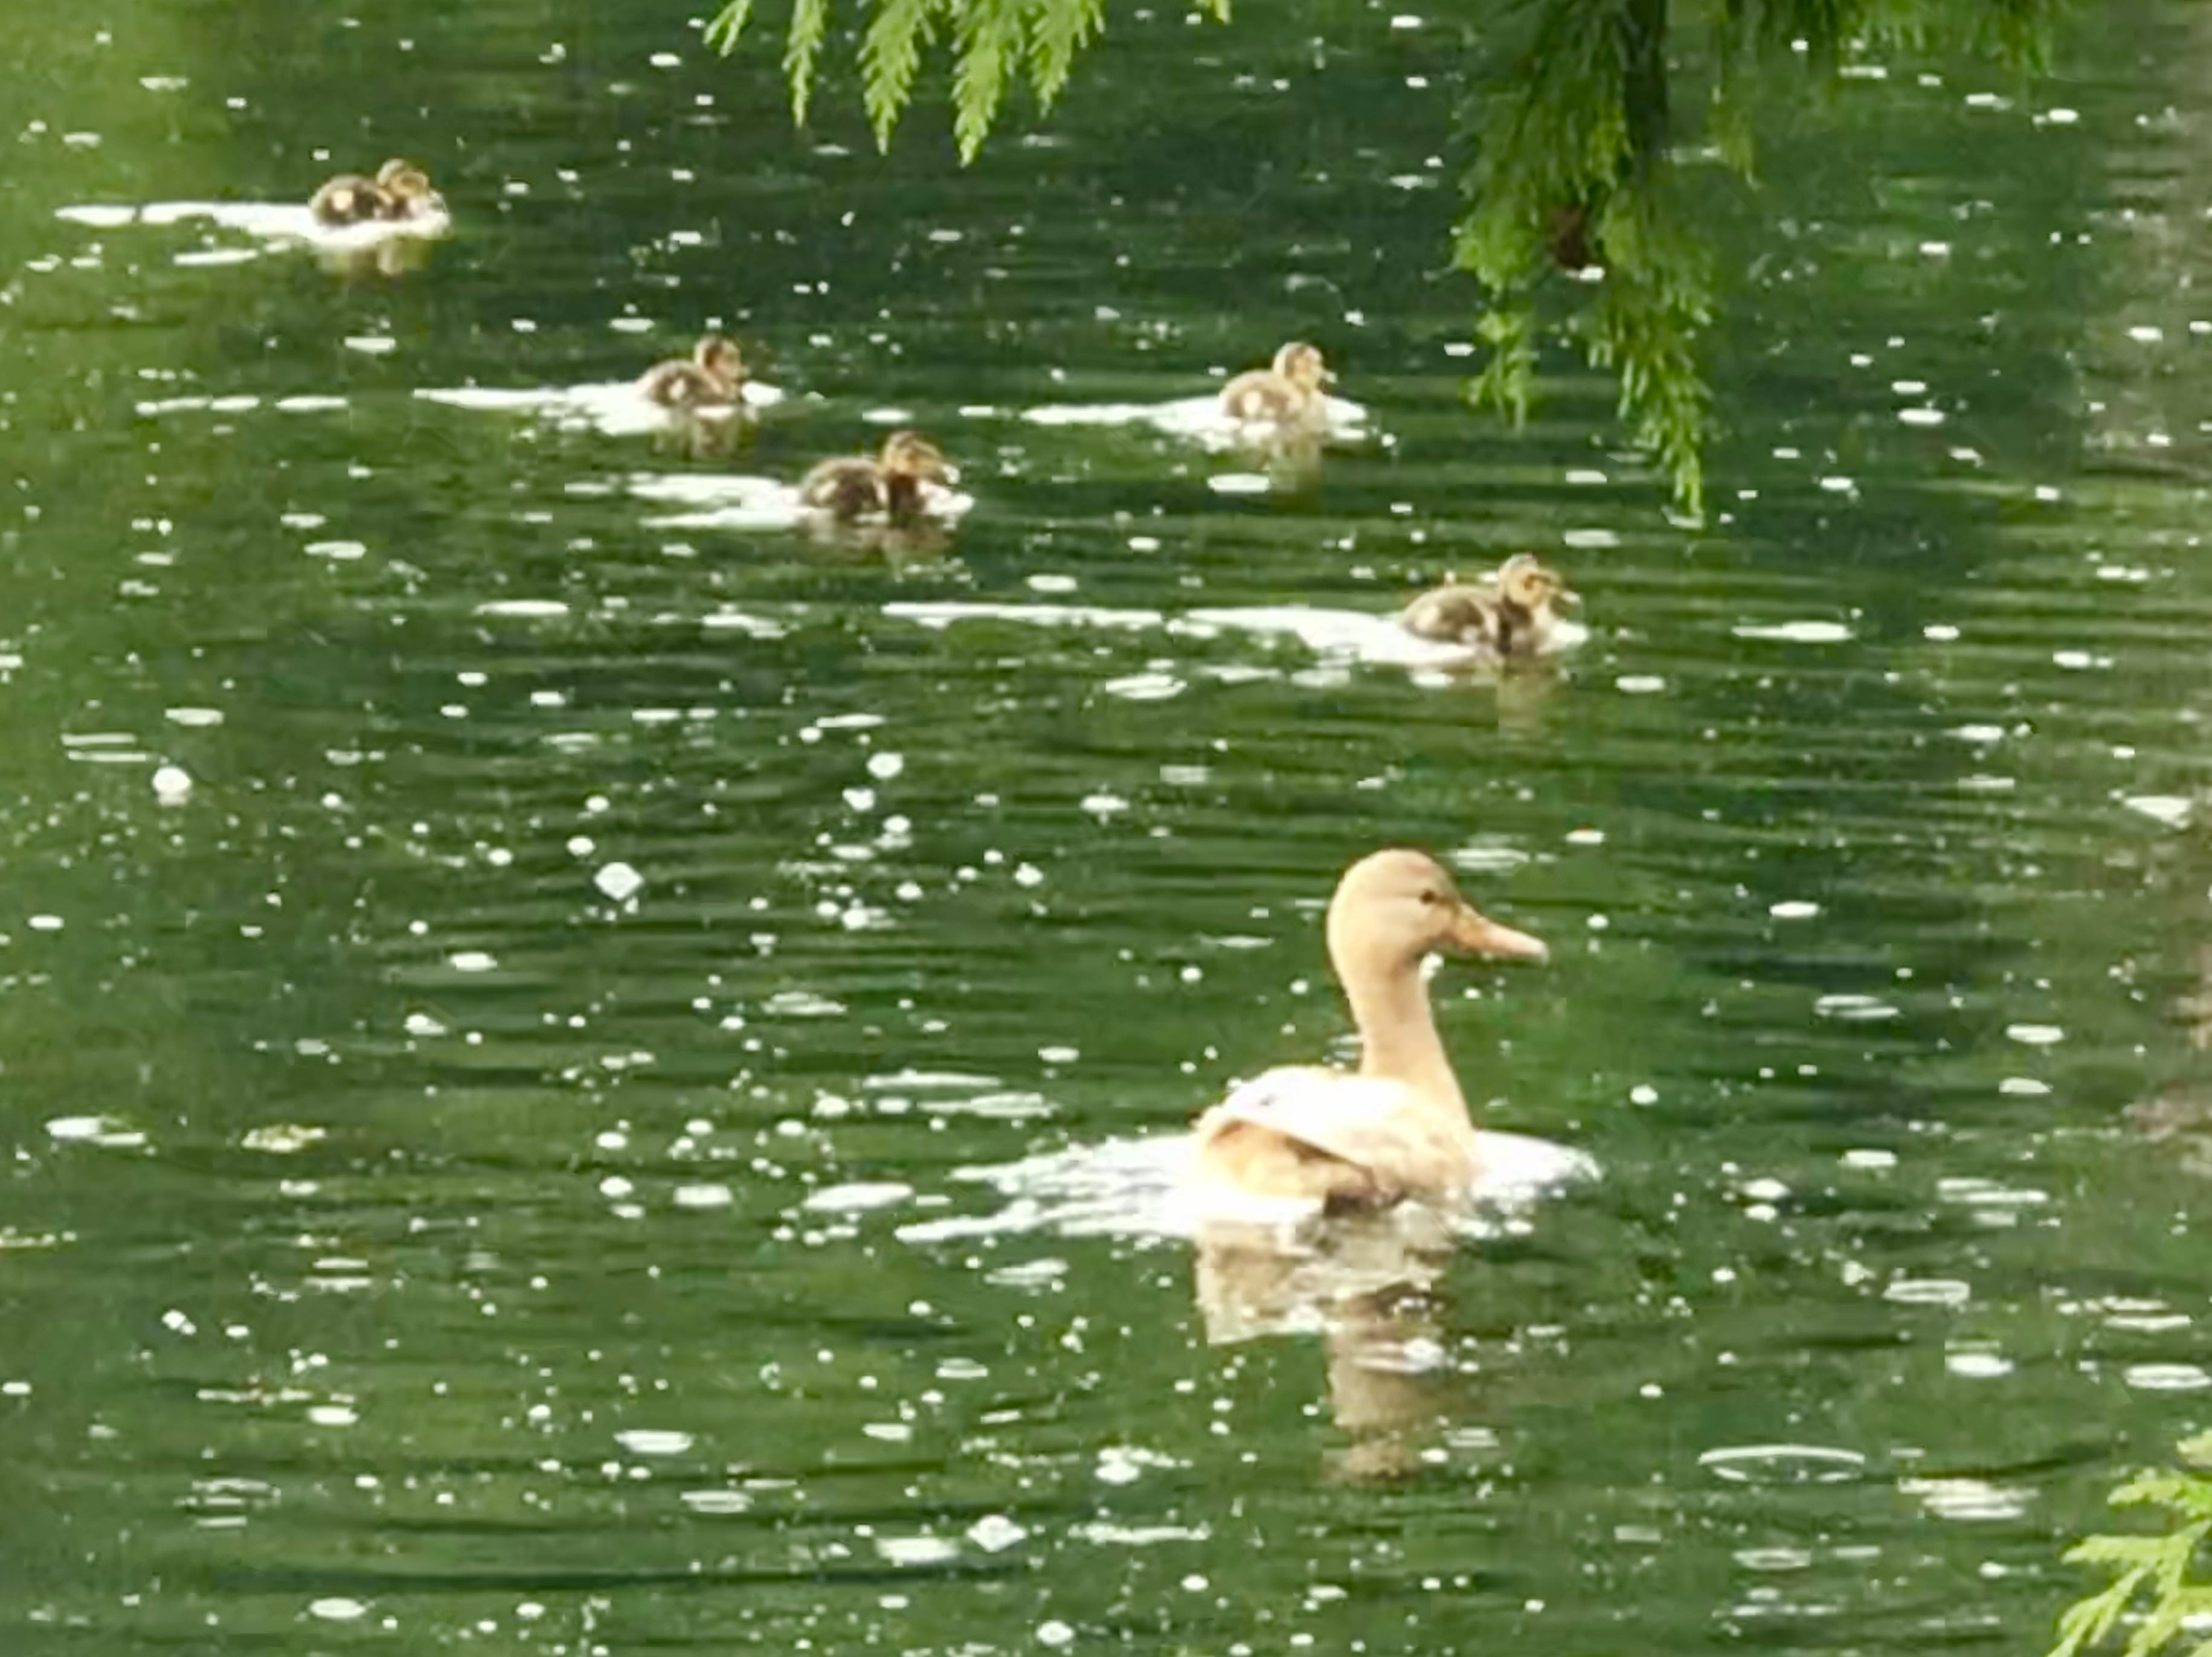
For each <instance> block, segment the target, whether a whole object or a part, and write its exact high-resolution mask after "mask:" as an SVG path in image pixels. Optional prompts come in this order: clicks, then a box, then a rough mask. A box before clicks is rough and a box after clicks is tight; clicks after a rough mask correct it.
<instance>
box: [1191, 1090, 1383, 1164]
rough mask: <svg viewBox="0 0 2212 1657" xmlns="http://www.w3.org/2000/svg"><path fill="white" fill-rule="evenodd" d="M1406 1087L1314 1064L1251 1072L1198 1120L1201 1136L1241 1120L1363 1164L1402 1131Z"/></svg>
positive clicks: (1373, 1157)
mask: <svg viewBox="0 0 2212 1657" xmlns="http://www.w3.org/2000/svg"><path fill="white" fill-rule="evenodd" d="M1406 1106H1407V1093H1406V1089H1404V1088H1403V1087H1401V1085H1400V1084H1399V1083H1395V1082H1385V1081H1381V1080H1378V1079H1376V1078H1375V1077H1368V1076H1351V1075H1347V1074H1346V1073H1345V1072H1344V1071H1334V1070H1322V1069H1321V1068H1319V1067H1318V1066H1315V1065H1285V1066H1284V1067H1283V1068H1281V1069H1279V1070H1271V1071H1267V1072H1266V1073H1265V1074H1264V1075H1261V1076H1255V1077H1253V1078H1252V1079H1251V1080H1250V1081H1249V1082H1246V1083H1243V1085H1242V1086H1240V1087H1238V1088H1237V1089H1235V1090H1234V1091H1233V1092H1231V1094H1230V1096H1228V1097H1227V1098H1226V1099H1225V1100H1223V1101H1222V1102H1220V1103H1219V1104H1218V1105H1216V1106H1214V1107H1213V1108H1212V1109H1211V1110H1209V1111H1207V1112H1206V1114H1204V1115H1203V1116H1201V1117H1200V1118H1199V1120H1198V1132H1199V1134H1200V1137H1201V1138H1204V1137H1206V1135H1208V1134H1211V1133H1218V1132H1221V1131H1222V1130H1223V1129H1224V1128H1225V1127H1227V1126H1229V1125H1230V1124H1231V1123H1233V1122H1242V1123H1246V1124H1249V1126H1253V1127H1256V1128H1264V1129H1266V1130H1267V1132H1270V1133H1275V1134H1279V1135H1281V1136H1282V1137H1283V1138H1285V1139H1292V1140H1295V1141H1297V1143H1298V1144H1302V1145H1307V1146H1310V1147H1311V1148H1312V1149H1314V1150H1318V1151H1320V1152H1321V1153H1322V1154H1323V1155H1324V1156H1334V1157H1337V1158H1339V1159H1340V1160H1341V1161H1344V1162H1353V1163H1357V1164H1359V1165H1361V1166H1363V1167H1364V1166H1370V1165H1372V1164H1373V1163H1374V1162H1375V1161H1376V1156H1377V1154H1378V1152H1381V1151H1383V1149H1384V1147H1385V1146H1386V1145H1388V1144H1389V1143H1390V1142H1391V1141H1392V1140H1395V1139H1396V1138H1399V1137H1400V1136H1401V1135H1402V1133H1403V1132H1404V1131H1405V1128H1406V1126H1407V1121H1406Z"/></svg>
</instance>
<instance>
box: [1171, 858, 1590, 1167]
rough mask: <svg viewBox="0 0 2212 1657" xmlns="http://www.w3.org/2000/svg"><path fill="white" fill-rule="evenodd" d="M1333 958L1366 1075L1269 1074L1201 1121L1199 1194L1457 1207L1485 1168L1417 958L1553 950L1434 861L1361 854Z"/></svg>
mask: <svg viewBox="0 0 2212 1657" xmlns="http://www.w3.org/2000/svg"><path fill="white" fill-rule="evenodd" d="M1436 950H1451V951H1454V952H1455V953H1458V954H1463V955H1478V956H1493V957H1495V958H1498V959H1500V960H1506V961H1542V960H1544V959H1546V958H1547V951H1546V950H1545V948H1544V945H1543V944H1542V943H1541V941H1540V940H1539V939H1536V938H1531V937H1529V936H1528V934H1527V933H1526V932H1515V931H1514V930H1513V929H1512V928H1511V927H1510V926H1501V925H1499V924H1498V922H1497V921H1494V920H1490V919H1488V918H1487V917H1486V916H1485V915H1483V914H1481V913H1479V912H1477V911H1476V910H1475V909H1474V907H1472V906H1471V905H1470V904H1468V901H1466V900H1465V899H1464V898H1462V896H1461V895H1459V890H1458V888H1457V887H1455V885H1454V884H1453V883H1452V877H1451V876H1450V875H1449V873H1447V872H1446V871H1445V870H1444V869H1443V865H1440V864H1438V863H1437V861H1436V860H1435V859H1433V858H1431V857H1428V856H1426V855H1425V854H1424V853H1419V852H1415V851H1408V850H1399V849H1394V850H1390V851H1383V852H1376V853H1372V854H1371V855H1370V856H1368V857H1364V858H1362V859H1360V860H1359V861H1358V862H1357V863H1355V864H1353V865H1352V867H1351V868H1349V869H1347V870H1346V871H1345V872H1344V877H1343V878H1342V879H1340V881H1338V883H1337V886H1336V895H1334V897H1333V898H1331V899H1330V900H1329V905H1328V957H1329V962H1330V964H1331V965H1332V966H1333V967H1334V968H1335V970H1336V976H1337V980H1338V981H1339V982H1340V984H1341V985H1342V986H1343V987H1344V993H1345V997H1346V999H1347V1000H1348V1001H1349V1002H1350V1003H1351V1004H1352V1022H1353V1023H1355V1024H1357V1025H1358V1029H1359V1040H1360V1061H1359V1070H1358V1073H1357V1074H1356V1075H1355V1074H1352V1073H1349V1072H1346V1071H1339V1070H1328V1069H1323V1068H1321V1067H1319V1066H1311V1065H1293V1066H1286V1067H1284V1068H1281V1069H1278V1070H1271V1071H1267V1073H1266V1074H1264V1075H1261V1076H1259V1077H1255V1078H1254V1079H1253V1080H1252V1081H1249V1082H1247V1083H1244V1084H1243V1086H1242V1087H1239V1088H1238V1089H1237V1090H1236V1091H1235V1092H1233V1093H1231V1095H1230V1096H1229V1097H1228V1098H1227V1099H1226V1100H1225V1101H1224V1102H1222V1103H1220V1104H1218V1105H1216V1106H1214V1107H1213V1108H1212V1109H1210V1110H1208V1111H1207V1112H1206V1114H1204V1115H1202V1116H1200V1118H1199V1119H1198V1126H1197V1132H1196V1144H1195V1147H1194V1162H1193V1180H1194V1184H1195V1186H1196V1187H1197V1188H1198V1190H1199V1192H1200V1193H1201V1194H1204V1193H1234V1194H1237V1195H1240V1196H1249V1197H1261V1198H1270V1199H1303V1200H1305V1201H1307V1202H1310V1203H1314V1204H1316V1205H1319V1206H1320V1207H1321V1208H1322V1209H1323V1210H1324V1211H1328V1210H1339V1211H1341V1210H1348V1209H1363V1208H1378V1207H1383V1206H1387V1205H1390V1204H1393V1203H1397V1202H1400V1201H1403V1200H1406V1199H1416V1200H1419V1201H1423V1202H1426V1203H1429V1204H1432V1205H1437V1206H1440V1207H1447V1208H1449V1207H1454V1206H1456V1205H1458V1204H1460V1203H1461V1202H1462V1201H1463V1200H1464V1199H1466V1197H1467V1196H1468V1193H1469V1192H1470V1189H1471V1187H1472V1186H1473V1184H1474V1177H1475V1174H1476V1172H1477V1169H1478V1168H1479V1165H1480V1147H1479V1144H1478V1141H1477V1138H1476V1135H1475V1130H1474V1120H1473V1118H1471V1117H1470V1116H1469V1115H1468V1108H1467V1099H1466V1096H1464V1095H1463V1094H1462V1093H1461V1091H1460V1086H1459V1078H1458V1077H1456V1076H1455V1075H1454V1074H1453V1073H1452V1067H1451V1060H1450V1059H1449V1057H1448V1056H1447V1055H1446V1054H1445V1053H1444V1046H1443V1041H1442V1039H1441V1038H1439V1037H1438V1035H1437V1026H1436V1021H1435V1019H1434V1018H1433V1017H1431V1014H1430V1011H1429V997H1428V989H1427V986H1425V984H1424V983H1423V982H1422V978H1421V962H1422V960H1423V958H1424V957H1425V956H1428V955H1430V954H1431V953H1432V952H1434V951H1436Z"/></svg>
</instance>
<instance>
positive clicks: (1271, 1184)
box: [1197, 1065, 1474, 1205]
mask: <svg viewBox="0 0 2212 1657" xmlns="http://www.w3.org/2000/svg"><path fill="white" fill-rule="evenodd" d="M1197 1138H1198V1161H1199V1168H1200V1177H1201V1178H1203V1179H1211V1180H1214V1181H1220V1182H1223V1183H1227V1184H1233V1185H1236V1186H1237V1187H1241V1188H1243V1189H1245V1190H1252V1191H1261V1192H1264V1193H1267V1194H1270V1195H1282V1196H1312V1197H1314V1198H1316V1199H1319V1200H1322V1201H1323V1202H1325V1203H1330V1204H1334V1205H1367V1204H1374V1203H1389V1202H1395V1201H1398V1200H1399V1199H1402V1198H1405V1197H1408V1196H1436V1197H1451V1196H1455V1195H1457V1194H1459V1193H1462V1191H1463V1190H1464V1188H1465V1187H1467V1186H1468V1184H1469V1182H1470V1181H1472V1180H1473V1178H1474V1146H1473V1144H1472V1130H1469V1129H1463V1128H1461V1127H1459V1126H1457V1125H1455V1124H1454V1123H1452V1122H1451V1121H1450V1120H1448V1119H1443V1118H1442V1117H1440V1116H1439V1114H1437V1113H1436V1112H1434V1111H1431V1110H1429V1109H1425V1108H1423V1106H1422V1104H1421V1102H1420V1101H1419V1099H1418V1098H1417V1097H1416V1096H1414V1094H1413V1091H1412V1090H1411V1089H1408V1088H1407V1087H1405V1086H1404V1085H1402V1084H1401V1083H1396V1082H1391V1081H1385V1080H1383V1079H1382V1078H1380V1077H1370V1076H1353V1075H1350V1074H1347V1073H1346V1072H1345V1071H1334V1070H1325V1069H1322V1068H1321V1067H1319V1066H1316V1065H1285V1066H1284V1067H1282V1068H1280V1069H1277V1070H1271V1071H1267V1072H1266V1073H1265V1074H1264V1075H1261V1076H1257V1077H1254V1078H1253V1079H1252V1080H1251V1081H1249V1082H1247V1083H1244V1084H1243V1086H1241V1087H1239V1088H1237V1089H1236V1090H1235V1091H1234V1092H1232V1093H1231V1095H1230V1096H1229V1097H1228V1098H1226V1099H1225V1100H1223V1101H1222V1102H1221V1103H1219V1104H1218V1105H1216V1106H1214V1107H1213V1108H1212V1109H1211V1110H1209V1111H1207V1112H1206V1114H1204V1115H1202V1116H1200V1118H1199V1119H1198V1126H1197Z"/></svg>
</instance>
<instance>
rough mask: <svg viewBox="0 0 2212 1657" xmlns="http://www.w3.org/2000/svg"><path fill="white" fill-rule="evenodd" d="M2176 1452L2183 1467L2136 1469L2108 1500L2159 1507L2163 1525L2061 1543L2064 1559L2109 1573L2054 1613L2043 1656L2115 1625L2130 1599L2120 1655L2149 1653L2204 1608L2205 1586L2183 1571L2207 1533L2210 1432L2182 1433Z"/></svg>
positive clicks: (2202, 1646)
mask: <svg viewBox="0 0 2212 1657" xmlns="http://www.w3.org/2000/svg"><path fill="white" fill-rule="evenodd" d="M2177 1453H2178V1454H2179V1455H2180V1457H2181V1459H2182V1460H2183V1461H2184V1462H2185V1463H2186V1464H2187V1465H2186V1466H2183V1467H2180V1468H2178V1469H2174V1470H2172V1471H2168V1472H2142V1473H2137V1474H2136V1476H2135V1477H2134V1478H2130V1479H2129V1480H2128V1481H2127V1483H2125V1484H2122V1485H2121V1486H2120V1487H2119V1488H2118V1490H2114V1491H2113V1492H2112V1505H2113V1506H2115V1507H2155V1508H2164V1509H2165V1510H2166V1513H2167V1514H2168V1515H2170V1520H2171V1523H2170V1527H2169V1528H2168V1529H2166V1531H2165V1532H2163V1533H2158V1534H2154V1535H2148V1536H2143V1535H2136V1536H2091V1537H2086V1538H2084V1539H2082V1540H2081V1541H2080V1542H2078V1543H2076V1544H2075V1545H2074V1546H2073V1547H2072V1548H2070V1549H2069V1550H2068V1551H2067V1554H2066V1558H2067V1560H2068V1561H2069V1563H2076V1564H2084V1565H2101V1566H2103V1567H2104V1568H2105V1569H2106V1570H2108V1571H2109V1572H2111V1573H2112V1582H2111V1584H2110V1586H2108V1587H2105V1588H2103V1589H2102V1590H2100V1591H2099V1592H2098V1593H2092V1594H2088V1595H2086V1596H2084V1597H2083V1598H2082V1599H2077V1600H2075V1602H2074V1604H2073V1605H2069V1606H2068V1607H2067V1608H2066V1610H2065V1611H2063V1612H2062V1613H2061V1614H2060V1616H2059V1618H2058V1643H2057V1644H2056V1645H2054V1646H2053V1647H2051V1654H2050V1657H2078V1654H2080V1653H2081V1652H2082V1651H2083V1650H2085V1649H2086V1648H2088V1647H2091V1646H2093V1645H2096V1644H2099V1643H2100V1642H2102V1641H2103V1640H2104V1639H2105V1638H2106V1636H2108V1635H2110V1634H2111V1633H2112V1630H2114V1629H2116V1628H2118V1626H2119V1625H2120V1623H2121V1621H2122V1620H2123V1619H2124V1618H2126V1617H2127V1616H2128V1614H2129V1613H2130V1611H2131V1610H2132V1609H2134V1608H2135V1607H2136V1605H2137V1603H2138V1602H2141V1604H2142V1610H2141V1611H2140V1612H2139V1613H2138V1616H2139V1620H2138V1621H2136V1624H2135V1625H2134V1627H2133V1628H2132V1629H2131V1630H2130V1631H2129V1634H2128V1642H2127V1646H2126V1649H2125V1652H2124V1657H2151V1654H2153V1653H2154V1652H2157V1651H2160V1650H2162V1649H2163V1648H2165V1647H2166V1646H2167V1645H2169V1644H2171V1643H2172V1642H2173V1641H2174V1640H2175V1639H2177V1638H2178V1637H2179V1636H2182V1635H2183V1634H2184V1633H2185V1632H2186V1631H2187V1630H2186V1629H2185V1624H2188V1623H2189V1621H2190V1620H2191V1618H2201V1617H2204V1616H2207V1615H2212V1585H2207V1584H2206V1583H2204V1582H2203V1581H2197V1580H2194V1579H2192V1578H2191V1575H2190V1567H2191V1565H2193V1564H2194V1563H2196V1561H2197V1551H2198V1550H2199V1549H2201V1548H2202V1547H2203V1545H2204V1539H2205V1536H2206V1534H2207V1533H2212V1433H2203V1434H2200V1435H2197V1437H2194V1438H2190V1439H2185V1440H2184V1441H2183V1442H2181V1444H2180V1446H2179V1449H2178V1452H2177ZM2189 1657H2212V1638H2205V1639H2199V1640H2197V1641H2196V1642H2194V1643H2193V1644H2192V1645H2191V1646H2190V1648H2189Z"/></svg>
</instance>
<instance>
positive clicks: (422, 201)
mask: <svg viewBox="0 0 2212 1657" xmlns="http://www.w3.org/2000/svg"><path fill="white" fill-rule="evenodd" d="M307 211H308V212H310V213H312V214H313V215H314V219H315V222H316V223H317V224H319V225H323V226H325V227H327V228H331V229H337V228H339V227H341V226H343V225H349V224H371V223H378V222H382V223H388V224H389V223H404V222H409V221H412V220H422V219H428V218H434V217H441V216H443V215H444V214H445V211H446V200H445V197H442V196H441V195H440V194H439V193H438V192H437V191H435V190H434V189H432V188H431V186H430V176H429V174H428V173H425V172H423V171H422V168H421V167H416V165H415V164H414V163H413V162H411V161H401V160H399V159H398V157H397V156H395V157H393V158H392V160H391V161H386V162H385V164H384V165H383V166H382V167H379V168H377V169H376V176H375V177H374V178H369V177H367V176H365V175H363V174H362V173H339V174H338V175H337V177H336V178H334V179H331V180H329V181H328V182H327V183H325V185H323V186H322V188H320V189H319V190H318V191H315V193H314V194H313V196H312V197H309V198H308V200H307Z"/></svg>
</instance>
